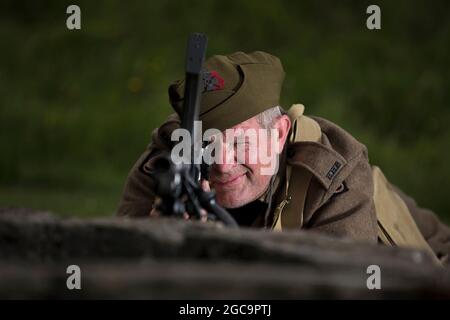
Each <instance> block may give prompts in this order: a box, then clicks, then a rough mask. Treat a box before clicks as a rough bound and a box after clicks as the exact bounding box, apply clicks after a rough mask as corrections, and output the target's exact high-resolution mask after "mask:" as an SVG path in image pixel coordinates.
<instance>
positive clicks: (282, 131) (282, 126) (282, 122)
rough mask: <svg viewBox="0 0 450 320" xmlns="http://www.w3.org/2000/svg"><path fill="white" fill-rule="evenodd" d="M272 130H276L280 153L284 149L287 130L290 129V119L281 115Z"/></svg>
mask: <svg viewBox="0 0 450 320" xmlns="http://www.w3.org/2000/svg"><path fill="white" fill-rule="evenodd" d="M274 129H276V130H278V141H279V144H278V150H277V152H278V153H281V151H283V148H284V144H285V143H286V141H287V139H288V135H289V130H290V129H291V119H289V117H288V116H287V115H285V114H284V115H282V116H281V117H279V118H278V119H277V121H276V123H275V126H274Z"/></svg>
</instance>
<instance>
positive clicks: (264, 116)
mask: <svg viewBox="0 0 450 320" xmlns="http://www.w3.org/2000/svg"><path fill="white" fill-rule="evenodd" d="M283 114H286V112H285V111H284V110H283V109H282V108H281V107H280V106H276V107H273V108H270V109H267V110H266V111H263V112H261V113H260V114H258V115H257V116H256V121H258V123H259V125H260V126H261V127H262V128H264V129H270V128H272V126H273V124H274V123H275V121H277V119H278V118H280V117H281V116H282V115H283Z"/></svg>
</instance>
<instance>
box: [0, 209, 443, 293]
mask: <svg viewBox="0 0 450 320" xmlns="http://www.w3.org/2000/svg"><path fill="white" fill-rule="evenodd" d="M73 264H76V265H79V266H80V267H81V270H82V290H81V291H77V290H73V291H70V290H68V289H67V288H66V279H67V276H68V275H67V274H66V268H67V266H68V265H73ZM373 264H375V265H378V266H380V268H381V286H382V289H381V290H368V289H367V286H366V281H367V278H368V276H369V275H368V274H367V273H366V270H367V267H368V266H369V265H373ZM0 298H153V299H156V298H158V299H160V298H163V299H164V298H172V299H174V298H178V299H196V298H201V299H203V298H205V299H206V298H211V299H234V298H248V299H280V298H288V299H300V298H450V273H449V271H448V270H445V269H443V268H439V267H436V266H435V265H434V264H433V262H432V261H431V259H430V258H429V257H428V256H427V255H426V254H425V253H422V252H420V251H415V250H406V249H399V248H388V247H383V246H373V245H368V244H363V243H355V242H352V241H350V240H338V239H334V238H329V237H326V236H323V235H320V234H314V233H308V232H285V233H273V232H269V231H263V230H262V231H257V230H249V229H239V230H230V229H227V228H223V227H221V226H218V225H213V224H201V223H195V222H190V221H188V222H186V221H179V220H171V219H160V220H148V219H145V220H124V219H116V218H111V219H99V220H81V219H60V218H56V217H54V216H52V215H50V214H48V213H44V214H42V213H35V212H33V211H29V210H24V209H21V210H17V209H0Z"/></svg>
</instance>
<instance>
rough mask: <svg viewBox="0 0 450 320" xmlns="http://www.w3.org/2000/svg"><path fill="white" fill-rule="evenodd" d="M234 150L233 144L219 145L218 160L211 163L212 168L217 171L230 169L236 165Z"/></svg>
mask: <svg viewBox="0 0 450 320" xmlns="http://www.w3.org/2000/svg"><path fill="white" fill-rule="evenodd" d="M235 151H236V150H235V149H234V145H229V144H227V143H224V144H223V145H222V147H221V157H219V162H218V163H215V164H214V165H213V166H214V169H215V170H216V171H217V172H219V173H225V172H229V171H232V170H233V169H234V168H235V167H236V166H237V161H236V152H235Z"/></svg>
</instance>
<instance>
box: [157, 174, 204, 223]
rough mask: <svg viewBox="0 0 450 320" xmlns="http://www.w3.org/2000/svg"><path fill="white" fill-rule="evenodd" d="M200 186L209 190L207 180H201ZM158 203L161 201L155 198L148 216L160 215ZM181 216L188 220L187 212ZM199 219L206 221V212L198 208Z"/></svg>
mask: <svg viewBox="0 0 450 320" xmlns="http://www.w3.org/2000/svg"><path fill="white" fill-rule="evenodd" d="M201 186H202V189H203V191H206V192H210V191H211V187H210V186H209V182H208V180H202V181H201ZM184 201H186V199H184ZM160 203H161V199H160V198H156V200H155V202H154V203H153V208H152V210H151V211H150V214H149V216H150V218H159V217H160V216H161V213H160V212H159V211H158V210H157V209H156V208H157V207H158V205H159V204H160ZM183 218H184V219H185V220H189V219H190V218H191V217H190V216H189V213H187V212H185V213H184V214H183ZM200 221H201V222H206V221H208V213H207V212H206V210H204V209H201V210H200Z"/></svg>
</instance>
